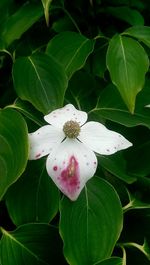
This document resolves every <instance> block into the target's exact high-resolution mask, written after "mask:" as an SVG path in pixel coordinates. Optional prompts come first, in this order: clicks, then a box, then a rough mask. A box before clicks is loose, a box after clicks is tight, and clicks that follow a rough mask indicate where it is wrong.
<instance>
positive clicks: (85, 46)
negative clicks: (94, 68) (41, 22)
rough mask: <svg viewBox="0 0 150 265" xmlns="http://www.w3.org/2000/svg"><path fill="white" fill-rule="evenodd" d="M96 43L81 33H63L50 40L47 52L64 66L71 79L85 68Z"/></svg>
mask: <svg viewBox="0 0 150 265" xmlns="http://www.w3.org/2000/svg"><path fill="white" fill-rule="evenodd" d="M94 43H95V41H94V40H89V39H87V38H86V37H85V36H83V35H81V34H79V33H76V32H69V31H68V32H61V33H60V34H58V35H56V36H55V37H54V38H53V39H51V40H50V42H49V43H48V46H47V50H46V52H47V54H49V55H52V56H54V58H55V59H56V60H57V61H58V62H59V63H61V64H62V66H63V68H64V69H65V71H66V73H67V75H68V77H69V78H70V77H71V76H72V75H73V73H74V72H75V71H77V70H79V69H80V68H82V67H83V66H84V64H85V62H86V59H87V58H88V56H89V55H90V53H92V51H93V48H94ZM62 47H63V48H62Z"/></svg>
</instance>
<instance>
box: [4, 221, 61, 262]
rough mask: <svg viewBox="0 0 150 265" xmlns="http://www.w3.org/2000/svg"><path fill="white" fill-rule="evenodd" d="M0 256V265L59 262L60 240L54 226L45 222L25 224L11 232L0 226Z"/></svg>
mask: <svg viewBox="0 0 150 265" xmlns="http://www.w3.org/2000/svg"><path fill="white" fill-rule="evenodd" d="M1 231H2V234H3V236H2V239H1V244H0V257H1V263H2V265H4V264H8V265H10V264H11V265H27V264H28V265H48V264H51V261H52V260H53V261H55V262H56V263H55V264H61V262H63V257H62V255H61V247H62V246H61V241H60V238H59V235H58V231H57V229H56V228H54V227H51V226H49V225H47V224H27V225H22V226H20V227H18V228H17V229H16V230H15V231H13V232H8V231H6V230H4V229H3V228H1Z"/></svg>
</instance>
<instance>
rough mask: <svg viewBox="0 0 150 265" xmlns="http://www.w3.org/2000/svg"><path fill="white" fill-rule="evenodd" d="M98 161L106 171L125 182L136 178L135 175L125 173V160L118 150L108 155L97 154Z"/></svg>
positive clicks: (131, 181)
mask: <svg viewBox="0 0 150 265" xmlns="http://www.w3.org/2000/svg"><path fill="white" fill-rule="evenodd" d="M98 161H99V164H100V165H101V166H102V167H103V168H105V169H106V170H107V171H108V172H110V173H111V174H113V175H115V176H116V177H118V178H119V179H121V180H123V181H125V182H126V183H128V184H130V183H133V182H134V181H135V180H136V178H135V177H133V176H132V175H129V174H128V173H127V170H126V161H125V159H124V158H123V156H122V154H121V153H119V152H118V153H116V154H113V155H110V156H102V155H101V156H98Z"/></svg>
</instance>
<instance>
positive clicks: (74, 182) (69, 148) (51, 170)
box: [46, 138, 97, 201]
mask: <svg viewBox="0 0 150 265" xmlns="http://www.w3.org/2000/svg"><path fill="white" fill-rule="evenodd" d="M46 168H47V172H48V174H49V176H50V177H51V178H52V180H53V181H54V182H55V184H56V185H57V187H58V188H59V189H60V190H61V191H62V192H63V193H64V194H65V195H66V196H67V197H69V198H70V199H71V200H73V201H74V200H76V199H77V197H78V196H79V194H80V192H81V190H82V189H83V187H84V186H85V183H86V182H87V181H88V180H89V179H90V178H91V177H93V175H94V173H95V171H96V168H97V158H96V156H95V154H94V152H93V151H91V150H90V149H88V148H87V147H86V146H85V145H84V144H82V143H80V142H79V141H78V140H76V139H68V138H67V139H66V140H65V141H64V142H62V143H61V144H60V145H59V146H57V148H56V149H53V151H52V153H50V155H49V156H48V158H47V162H46Z"/></svg>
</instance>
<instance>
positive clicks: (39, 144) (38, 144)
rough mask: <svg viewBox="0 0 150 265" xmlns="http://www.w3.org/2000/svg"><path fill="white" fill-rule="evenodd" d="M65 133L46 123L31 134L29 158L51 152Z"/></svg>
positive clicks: (33, 158) (37, 157)
mask: <svg viewBox="0 0 150 265" xmlns="http://www.w3.org/2000/svg"><path fill="white" fill-rule="evenodd" d="M64 138H65V135H64V133H63V131H62V130H59V129H57V128H55V127H53V126H51V125H45V126H43V127H41V128H40V129H38V130H37V131H35V132H33V133H30V134H29V143H30V152H29V159H30V160H35V159H39V158H41V157H43V156H45V155H47V154H49V153H50V152H51V151H52V149H53V147H54V146H55V145H56V144H59V143H60V142H61V141H62V140H63V139H64Z"/></svg>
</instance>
